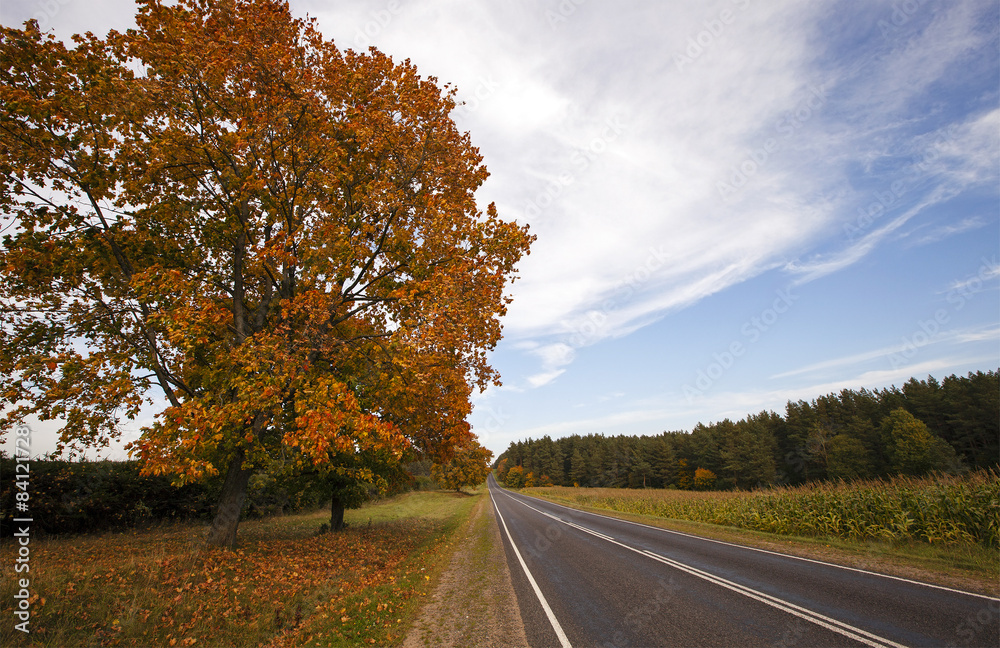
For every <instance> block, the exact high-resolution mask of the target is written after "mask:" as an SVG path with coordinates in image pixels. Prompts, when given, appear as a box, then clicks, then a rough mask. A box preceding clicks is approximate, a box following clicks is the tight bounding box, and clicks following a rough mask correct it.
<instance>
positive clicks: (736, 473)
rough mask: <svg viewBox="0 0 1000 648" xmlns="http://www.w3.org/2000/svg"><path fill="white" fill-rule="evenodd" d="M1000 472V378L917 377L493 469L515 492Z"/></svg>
mask: <svg viewBox="0 0 1000 648" xmlns="http://www.w3.org/2000/svg"><path fill="white" fill-rule="evenodd" d="M998 464H1000V374H998V372H996V371H989V372H985V373H984V372H981V371H980V372H976V373H970V374H969V375H968V376H966V377H958V376H954V375H953V376H949V377H948V378H945V379H944V380H943V381H942V382H940V383H939V382H938V381H937V380H935V379H934V378H933V377H928V378H927V380H916V379H914V378H911V379H910V380H909V381H908V382H907V383H906V384H905V385H903V387H902V389H900V388H897V387H891V388H889V389H884V390H881V391H878V390H876V391H869V390H867V389H861V390H858V391H853V390H846V389H845V390H844V391H842V392H840V393H839V394H829V395H827V396H821V397H819V398H817V399H815V400H814V401H812V402H810V403H807V402H805V401H798V402H794V403H793V402H791V401H789V402H788V404H787V406H786V408H785V414H784V416H781V415H779V414H777V413H775V412H771V411H764V412H761V413H759V414H756V415H752V416H748V417H747V418H745V419H743V420H740V421H737V422H735V423H734V422H733V421H730V420H729V419H725V420H723V421H721V422H719V423H712V424H710V425H703V424H701V423H699V424H698V425H697V426H695V428H694V429H693V430H692V431H691V432H690V433H687V432H664V433H663V434H659V435H656V436H624V435H622V436H615V437H606V436H604V435H601V434H590V435H587V436H579V435H576V434H574V435H572V436H568V437H563V438H560V439H555V440H553V439H551V438H549V437H547V436H546V437H543V438H541V439H534V440H533V439H528V440H527V441H519V442H516V443H511V444H510V447H509V448H507V450H506V451H505V452H504V453H503V454H501V455H500V456H499V457H498V458H497V461H496V463H495V464H494V467H495V468H496V470H497V473H498V477H499V478H500V480H501V481H503V482H504V483H507V484H508V485H510V486H513V487H520V486H526V485H527V486H540V485H549V484H551V485H557V486H573V485H574V484H575V485H579V486H592V487H593V486H596V487H610V488H643V487H647V488H648V487H652V488H680V489H730V488H754V487H758V486H769V485H774V484H799V483H804V482H807V481H814V480H823V479H859V478H871V477H885V476H890V475H897V474H908V475H921V474H926V473H929V472H934V471H943V472H959V471H962V470H966V469H971V468H989V467H993V466H997V465H998Z"/></svg>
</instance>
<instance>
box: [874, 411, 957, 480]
mask: <svg viewBox="0 0 1000 648" xmlns="http://www.w3.org/2000/svg"><path fill="white" fill-rule="evenodd" d="M882 436H883V439H884V441H885V444H886V447H887V449H888V455H889V467H890V469H891V470H892V471H893V472H895V473H899V474H902V475H921V474H924V473H928V472H930V471H932V470H954V469H955V468H957V466H958V460H957V458H956V456H955V450H954V449H953V448H952V447H951V446H950V445H948V443H947V442H946V441H945V440H944V439H942V438H941V437H938V436H935V435H934V434H933V433H932V432H931V431H930V430H929V429H928V428H927V426H926V425H924V423H923V421H921V420H920V419H918V418H917V417H915V416H913V414H910V413H909V412H907V411H906V410H905V409H903V408H902V407H900V408H897V409H894V410H893V411H892V413H890V414H889V416H887V417H886V419H885V420H884V421H883V422H882Z"/></svg>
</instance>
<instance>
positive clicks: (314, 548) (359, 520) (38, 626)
mask: <svg viewBox="0 0 1000 648" xmlns="http://www.w3.org/2000/svg"><path fill="white" fill-rule="evenodd" d="M477 499H478V498H477V497H473V496H469V495H459V494H453V493H441V492H415V493H409V494H406V495H402V496H399V497H396V498H393V499H391V500H388V501H384V502H380V503H377V504H374V505H371V506H367V507H365V508H362V509H358V510H355V511H350V512H348V514H347V515H346V516H345V518H346V519H347V521H348V523H349V524H350V526H349V527H348V528H347V529H346V530H345V531H344V532H342V533H336V534H331V533H327V534H322V535H317V531H318V529H319V528H320V526H321V525H322V524H323V523H325V522H327V521H328V519H329V513H328V512H326V511H321V512H316V513H308V514H302V515H294V516H287V517H279V518H270V519H266V520H255V521H247V522H243V523H241V525H240V539H239V543H238V546H237V548H236V549H235V550H232V551H230V550H223V549H216V548H209V547H206V546H205V545H204V543H203V542H202V538H203V537H204V532H205V527H204V526H203V525H195V524H176V525H169V526H164V527H162V528H157V529H149V530H142V531H133V532H129V533H114V534H100V535H83V536H76V537H57V538H40V537H38V538H32V542H31V550H32V553H31V572H30V578H31V594H32V603H31V612H32V616H31V626H30V628H31V634H30V635H25V634H24V633H21V632H18V631H16V630H15V629H14V627H13V626H14V622H13V620H14V616H13V605H14V599H13V595H14V594H15V593H16V591H17V590H16V581H15V578H14V576H15V574H14V564H15V563H14V555H15V552H16V551H17V547H16V545H14V544H13V543H12V542H10V541H9V540H8V541H4V542H3V543H0V561H2V564H0V574H2V577H3V579H2V582H0V617H2V618H4V619H6V620H7V621H5V622H4V623H2V624H0V645H3V646H26V645H32V646H66V647H70V646H95V645H100V646H150V645H157V646H160V645H162V646H258V645H270V646H299V645H304V644H309V645H334V646H356V645H362V644H367V645H373V644H372V641H374V645H393V644H396V643H399V642H400V641H401V640H402V637H403V635H404V633H405V631H406V628H407V627H408V625H409V623H410V622H411V620H412V619H413V618H414V615H415V614H416V612H417V610H418V609H419V607H420V602H421V601H422V600H423V597H424V596H426V595H427V593H428V592H429V591H431V587H432V586H433V584H434V579H435V577H436V574H437V573H439V571H440V569H441V566H442V564H443V561H444V560H445V559H446V558H447V556H448V555H450V552H449V551H448V550H449V548H450V546H451V545H450V542H451V539H452V536H453V535H454V532H455V529H456V528H458V525H459V524H461V523H462V521H463V520H464V519H466V518H467V516H468V515H469V511H470V510H471V507H472V505H473V504H474V502H475V501H476V500H477ZM369 520H371V522H370V523H369ZM18 576H20V574H18Z"/></svg>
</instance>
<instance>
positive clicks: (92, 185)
mask: <svg viewBox="0 0 1000 648" xmlns="http://www.w3.org/2000/svg"><path fill="white" fill-rule="evenodd" d="M136 21H137V25H138V27H137V29H135V30H130V31H128V32H126V33H124V34H119V33H115V32H112V33H109V34H108V35H107V37H106V38H103V39H102V38H98V37H96V36H93V35H90V34H88V35H86V36H78V37H75V46H74V47H73V48H66V47H65V46H64V45H63V44H62V43H61V42H59V41H57V40H55V39H53V38H52V37H51V36H47V35H44V34H41V33H40V32H39V30H38V27H37V25H36V24H34V23H28V24H26V26H25V28H24V29H12V28H7V27H3V28H0V61H2V64H0V168H2V169H3V172H4V173H3V179H2V181H0V208H2V210H3V212H4V213H5V214H9V215H11V216H12V222H11V223H10V224H9V226H8V227H7V232H8V234H7V236H5V238H4V241H3V247H2V249H0V273H2V277H3V280H4V285H5V286H8V289H7V290H6V291H5V294H4V295H3V296H2V297H0V300H2V303H0V330H2V331H3V332H4V337H3V341H2V347H0V394H2V396H3V398H4V400H5V401H6V402H8V403H12V404H15V406H14V407H13V408H11V409H10V410H9V411H6V412H4V413H3V416H2V417H0V433H3V432H4V431H8V430H10V429H11V428H12V426H13V425H14V424H15V423H17V422H18V421H23V420H24V418H25V417H27V416H38V417H40V418H42V419H61V420H64V421H65V424H64V425H63V428H62V431H61V446H65V447H68V448H76V447H87V446H93V445H102V444H107V442H108V441H109V440H112V439H115V438H117V437H118V436H119V434H120V423H121V419H122V418H123V417H124V418H130V419H131V418H135V417H137V416H138V414H139V412H140V408H142V407H143V406H144V405H146V404H150V403H154V402H155V401H154V400H153V399H152V398H151V397H150V393H151V390H152V389H154V388H155V390H156V391H158V392H159V393H160V394H161V395H162V396H163V398H164V399H165V400H166V402H167V405H166V407H164V408H163V409H162V410H161V411H160V412H159V413H158V414H157V416H156V420H155V423H154V424H153V425H152V426H150V427H148V428H146V429H145V430H144V432H143V435H142V437H141V438H140V439H139V440H138V441H137V442H135V443H134V444H132V446H131V448H132V451H133V452H134V453H135V455H137V456H138V457H139V458H140V459H142V460H143V461H144V462H145V466H146V468H147V470H148V471H149V472H152V473H173V474H177V475H178V476H179V479H180V480H181V481H184V480H192V479H198V478H201V477H203V476H205V475H211V474H215V473H218V472H220V471H221V472H225V474H226V476H227V479H226V486H225V487H224V488H223V495H222V500H221V501H220V506H219V509H220V513H219V517H217V519H216V525H215V529H214V531H213V535H212V541H213V542H215V543H217V544H231V543H232V542H233V541H234V540H235V531H236V524H237V521H238V511H239V508H240V505H241V504H242V498H243V495H242V493H245V487H246V481H247V480H248V479H249V474H250V471H251V469H252V468H253V467H254V466H258V465H264V464H266V462H267V461H268V458H269V457H272V456H274V455H275V454H276V453H280V452H282V451H283V450H292V451H294V452H296V453H298V455H297V456H300V457H301V460H302V461H303V462H306V463H311V464H314V465H317V466H322V465H323V464H324V463H325V462H327V461H329V459H330V458H331V457H332V456H337V455H343V454H344V453H348V454H350V453H353V452H361V451H366V450H372V451H376V452H379V453H382V454H385V453H389V454H392V455H394V456H396V457H397V458H399V457H402V455H403V453H404V452H409V451H412V450H416V451H419V452H421V453H425V454H428V455H430V456H434V457H438V458H440V459H446V458H447V457H448V456H449V455H450V453H451V452H452V449H453V448H454V447H456V446H461V445H463V444H465V443H467V442H468V441H469V440H470V438H471V433H470V431H469V428H468V425H467V424H466V423H465V416H466V415H467V414H468V411H469V395H470V393H471V390H472V389H473V388H474V387H478V388H484V387H485V386H486V385H487V384H489V383H491V382H496V381H497V375H496V373H495V372H494V371H493V369H492V368H491V367H490V366H489V365H488V363H487V361H486V353H487V352H488V351H489V350H490V349H491V348H493V347H494V346H495V345H496V343H497V341H498V340H499V339H500V335H501V330H500V324H499V321H498V318H499V316H501V315H502V314H503V313H504V312H505V309H506V305H507V303H508V302H509V298H508V297H507V296H506V295H505V289H506V285H507V282H508V281H510V280H511V279H512V278H513V276H514V273H515V265H516V263H517V262H518V260H519V259H520V258H521V257H522V255H524V254H527V252H528V248H529V245H530V243H531V241H532V237H531V236H530V235H529V234H528V233H527V228H526V227H520V226H518V225H516V224H515V223H513V222H507V221H504V220H502V219H501V218H500V217H499V216H498V214H497V213H496V210H495V208H494V206H493V205H489V206H488V207H487V209H486V211H485V213H484V212H483V211H481V210H480V209H479V208H478V206H477V205H476V202H475V198H474V193H475V191H476V189H477V188H478V187H479V186H480V185H481V184H482V182H483V181H484V180H485V178H486V176H487V172H486V169H485V167H484V166H483V165H482V158H481V156H480V155H479V152H478V150H477V149H476V148H475V147H473V146H472V144H471V142H470V139H469V136H468V135H467V134H464V133H461V132H459V131H458V129H457V128H456V126H455V124H454V122H453V121H452V119H451V117H450V113H451V111H452V109H453V108H454V107H455V101H454V97H453V95H454V91H453V90H452V89H449V88H448V87H447V86H445V88H444V89H442V88H441V87H439V86H438V84H437V82H436V80H435V79H433V78H431V79H426V78H422V77H420V76H419V75H418V74H417V71H416V70H415V69H414V67H413V66H412V65H411V64H410V63H409V62H408V61H406V62H403V63H396V62H394V61H392V60H391V59H389V58H388V57H386V56H385V55H383V54H381V53H380V52H378V51H376V50H374V49H372V50H370V51H369V52H366V53H358V52H354V51H350V50H348V51H341V50H339V49H338V48H337V47H336V46H335V45H334V44H333V43H332V42H330V41H327V40H325V39H324V38H323V37H322V35H321V34H320V33H319V32H318V31H316V28H315V25H314V24H313V22H312V21H306V20H299V19H295V18H293V17H292V16H291V15H290V12H289V9H288V6H287V4H285V3H283V2H278V1H275V0H220V1H219V2H212V3H206V2H201V1H199V0H181V1H180V2H178V3H175V4H172V5H170V6H166V5H163V4H160V3H158V2H155V1H153V0H144V1H142V2H140V3H139V13H138V15H137V17H136ZM234 511H235V514H234ZM234 515H235V516H236V517H235V518H233V516H234ZM223 518H225V519H223Z"/></svg>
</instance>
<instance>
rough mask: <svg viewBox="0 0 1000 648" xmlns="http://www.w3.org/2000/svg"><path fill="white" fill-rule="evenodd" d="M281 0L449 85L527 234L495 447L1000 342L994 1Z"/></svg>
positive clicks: (507, 205)
mask: <svg viewBox="0 0 1000 648" xmlns="http://www.w3.org/2000/svg"><path fill="white" fill-rule="evenodd" d="M291 5H292V9H293V12H295V13H296V14H297V15H305V14H306V13H309V14H310V15H313V16H316V17H317V19H318V22H319V27H320V29H321V31H322V32H323V33H324V34H325V35H326V36H327V37H329V38H333V39H334V40H335V41H336V42H337V43H338V44H339V45H340V46H341V47H343V48H362V47H366V46H367V45H369V44H371V45H375V46H377V47H379V48H380V49H382V50H383V51H385V52H387V53H388V54H390V55H392V56H394V57H395V58H398V59H403V58H409V59H411V60H412V61H413V62H414V63H415V64H416V65H417V67H418V69H419V70H420V71H421V72H422V73H423V74H425V75H429V76H436V77H437V78H438V79H440V80H441V81H442V82H450V83H453V84H455V85H457V87H458V91H459V97H460V98H462V99H464V100H465V102H466V105H465V106H463V107H461V108H460V109H459V110H458V111H456V115H455V118H456V120H457V121H458V123H459V125H460V126H461V127H462V128H463V129H466V130H468V131H470V133H471V136H472V139H473V142H474V143H475V144H476V145H477V146H478V147H479V148H480V151H481V152H482V154H483V155H484V157H485V162H486V165H487V167H488V168H489V169H490V172H491V177H490V179H489V180H488V181H487V183H486V184H485V185H484V186H483V188H482V189H481V191H480V198H481V201H482V205H483V206H484V207H485V205H486V204H487V203H489V202H490V201H495V202H496V203H497V206H498V208H499V210H500V213H501V214H502V215H503V216H505V217H507V218H510V219H517V220H518V221H519V222H526V223H530V224H531V227H532V231H533V232H534V233H535V234H537V236H538V240H537V242H536V243H535V245H534V247H533V249H532V253H531V255H530V256H529V257H528V258H526V259H525V260H524V261H523V262H522V263H521V265H520V277H519V279H518V280H517V282H516V283H514V284H513V286H512V287H511V290H510V292H511V295H512V296H513V297H514V301H513V303H512V305H511V308H510V311H509V313H508V315H507V317H506V318H505V319H504V326H505V329H504V330H505V337H504V340H503V342H502V343H501V344H500V345H499V346H498V347H497V349H496V351H495V352H494V353H493V355H492V361H493V364H494V366H495V367H496V368H497V369H499V370H500V372H501V374H502V377H503V386H502V387H498V388H492V389H490V390H488V391H487V392H486V393H484V394H479V395H477V396H476V400H475V404H476V407H475V411H474V412H473V415H472V417H471V419H470V420H471V422H472V424H473V426H474V429H475V431H476V432H477V433H478V434H479V435H480V438H481V439H482V441H483V442H484V444H485V445H486V446H487V447H489V448H490V449H492V450H493V451H494V452H495V453H500V452H502V451H503V450H504V449H505V448H506V447H507V445H508V444H509V443H510V442H511V441H516V440H518V439H524V438H527V437H529V436H531V437H536V438H537V437H539V436H543V435H545V434H549V435H551V436H553V437H558V436H563V435H568V434H573V433H579V434H588V433H598V432H603V433H607V434H622V433H624V434H656V433H659V432H661V431H663V430H678V429H682V430H690V429H691V427H693V426H694V425H695V424H696V423H697V422H699V421H701V422H705V423H707V422H709V421H717V420H720V419H722V418H725V417H730V418H742V417H743V416H745V415H747V414H750V413H756V412H758V411H760V410H762V409H774V410H776V411H778V412H781V411H783V409H784V405H785V403H786V402H787V401H788V400H789V399H793V400H795V399H800V398H801V399H806V400H809V399H811V398H814V397H816V396H819V395H822V394H825V393H829V392H831V391H838V390H840V389H843V388H860V387H868V388H881V387H886V386H889V385H892V384H896V385H901V384H902V383H903V382H905V381H906V380H907V379H908V378H909V377H910V376H917V377H919V378H925V377H926V376H927V375H934V376H936V377H938V378H941V377H944V376H945V375H950V374H952V373H958V374H964V373H967V372H969V371H976V370H989V369H997V368H998V367H1000V100H998V90H1000V9H998V4H997V3H996V2H994V1H981V2H980V1H960V2H947V3H945V2H931V1H922V0H897V1H896V2H877V1H871V2H865V3H857V2H824V1H814V2H798V1H797V2H783V1H780V0H768V1H767V2H763V1H760V0H720V1H718V2H705V1H702V2H688V3H680V2H669V3H667V2H660V1H654V0H651V1H647V2H643V1H632V2H614V3H612V2H599V1H598V0H561V1H560V0H542V1H531V2H529V1H528V0H521V1H517V0H511V1H507V2H503V3H499V2H491V1H489V0H427V1H423V2H417V1H416V0H409V1H405V2H404V1H402V0H391V1H388V2H387V1H383V0H376V1H372V2H350V1H344V2H336V3H332V2H320V1H319V0H315V1H303V0H296V1H294V2H292V3H291ZM132 13H133V11H132V9H131V4H130V3H129V2H127V1H125V2H118V1H110V0H103V1H93V0H91V1H88V2H84V1H83V0H45V1H42V2H31V1H30V0H28V1H23V0H22V1H12V0H8V2H5V3H4V4H3V6H2V7H0V18H2V22H3V23H4V24H7V25H14V24H19V23H20V22H21V21H22V20H24V19H26V18H29V17H32V16H35V17H37V18H38V19H39V21H40V22H41V23H42V26H43V27H46V28H50V29H53V30H54V31H55V32H56V33H57V34H59V35H60V36H68V35H69V34H70V33H72V32H80V31H86V30H91V31H94V32H95V33H104V32H105V31H106V30H107V29H108V28H110V27H115V28H118V29H123V28H126V27H128V25H129V17H130V16H131V15H132ZM108 17H111V18H108Z"/></svg>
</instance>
